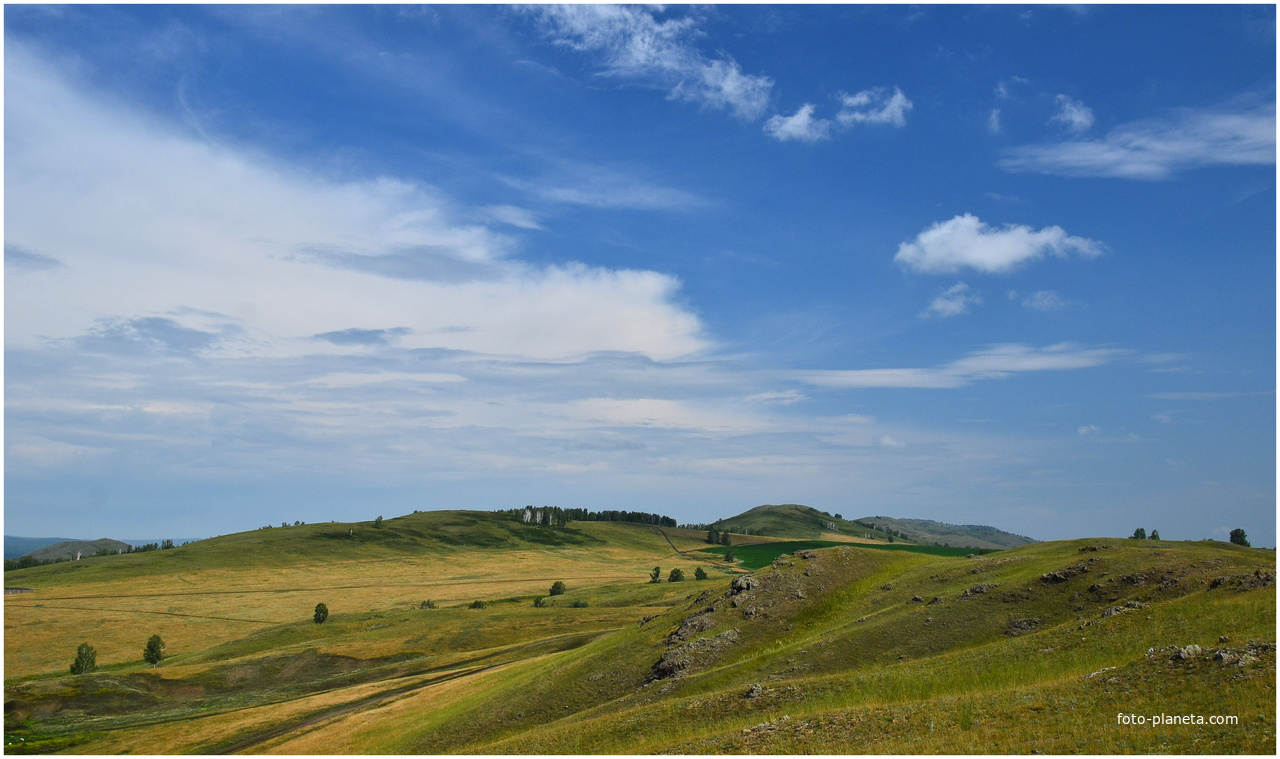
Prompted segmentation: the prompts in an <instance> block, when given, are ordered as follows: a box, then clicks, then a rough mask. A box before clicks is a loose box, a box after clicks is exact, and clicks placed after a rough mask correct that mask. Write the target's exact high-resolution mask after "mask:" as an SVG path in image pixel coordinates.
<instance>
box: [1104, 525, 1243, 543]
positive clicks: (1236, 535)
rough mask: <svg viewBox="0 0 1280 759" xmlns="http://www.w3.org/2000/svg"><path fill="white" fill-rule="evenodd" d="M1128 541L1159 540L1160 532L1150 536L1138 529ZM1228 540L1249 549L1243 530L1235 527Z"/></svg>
mask: <svg viewBox="0 0 1280 759" xmlns="http://www.w3.org/2000/svg"><path fill="white" fill-rule="evenodd" d="M1129 539H1130V540H1159V539H1160V531H1159V530H1152V531H1151V535H1147V531H1146V528H1143V527H1139V528H1138V529H1136V530H1134V531H1133V534H1132V535H1130V536H1129ZM1230 540H1231V542H1232V543H1235V544H1236V545H1238V546H1244V547H1246V548H1249V547H1250V546H1249V536H1248V535H1246V534H1245V531H1244V529H1242V528H1240V527H1237V528H1235V529H1234V530H1232V531H1231V537H1230Z"/></svg>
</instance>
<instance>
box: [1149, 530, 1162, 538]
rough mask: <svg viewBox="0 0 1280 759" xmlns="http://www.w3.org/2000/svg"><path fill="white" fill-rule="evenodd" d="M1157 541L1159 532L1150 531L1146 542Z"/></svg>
mask: <svg viewBox="0 0 1280 759" xmlns="http://www.w3.org/2000/svg"><path fill="white" fill-rule="evenodd" d="M1159 539H1160V531H1159V530H1152V531H1151V537H1149V538H1147V540H1159Z"/></svg>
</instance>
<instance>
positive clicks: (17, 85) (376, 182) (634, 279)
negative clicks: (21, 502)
mask: <svg viewBox="0 0 1280 759" xmlns="http://www.w3.org/2000/svg"><path fill="white" fill-rule="evenodd" d="M6 47H7V49H6V51H5V57H6V66H5V85H6V93H5V94H6V97H5V108H6V114H5V117H6V119H5V120H6V124H5V131H6V134H5V139H6V147H7V148H8V150H7V151H6V157H7V162H6V167H5V181H6V212H7V216H6V222H7V225H6V229H5V234H6V237H7V238H8V246H9V248H10V250H8V251H7V255H6V257H7V258H9V259H14V258H15V254H16V256H17V257H19V258H22V259H23V260H24V262H29V261H32V260H35V261H37V262H40V263H41V265H43V266H45V268H48V264H47V262H43V258H35V257H34V256H33V255H32V254H30V253H27V254H26V255H25V256H24V255H23V252H24V251H25V252H29V251H40V254H39V255H40V256H42V257H47V258H49V259H50V260H56V261H58V262H59V263H60V264H61V265H60V266H57V267H56V269H57V270H56V272H50V274H49V275H41V276H39V277H33V276H28V277H26V278H25V282H26V285H25V286H24V287H22V288H11V289H10V290H9V292H8V293H7V298H6V301H5V316H6V344H7V345H10V346H30V345H35V344H37V343H38V342H40V341H41V340H44V339H48V338H53V339H59V338H62V339H83V340H86V341H88V343H86V344H90V343H91V344H93V345H95V346H97V348H96V349H106V348H107V347H109V346H112V345H114V346H118V347H120V349H121V350H125V349H126V346H133V347H132V348H128V349H129V350H133V349H135V348H137V347H138V346H148V345H149V346H152V347H153V348H155V349H157V350H159V349H161V348H163V349H164V350H171V351H172V350H177V348H178V346H181V347H182V349H183V350H188V351H189V352H193V353H200V354H210V353H219V354H223V355H247V354H252V355H274V356H285V355H300V354H307V353H317V352H324V351H326V350H327V351H330V352H339V353H340V352H343V351H350V350H357V349H359V348H360V346H359V345H358V344H356V343H355V342H352V341H350V340H348V341H347V342H346V343H343V342H342V338H341V337H340V336H341V335H360V334H378V333H377V331H379V330H399V329H404V330H407V331H404V332H400V333H395V336H396V339H397V340H398V344H399V345H401V346H402V347H405V348H419V349H421V348H446V349H453V350H464V351H475V352H480V353H491V354H503V355H512V356H525V357H536V358H557V357H566V356H575V355H581V354H585V353H591V352H597V351H621V352H635V353H640V354H644V355H646V356H648V357H650V358H653V359H658V360H666V359H671V358H675V357H678V356H683V355H688V354H690V353H693V352H696V351H699V350H702V349H704V348H706V347H707V346H708V343H707V341H706V340H705V338H704V337H703V336H702V334H701V327H700V325H699V322H698V319H697V317H696V316H695V315H694V314H692V313H691V312H690V311H688V310H687V309H685V308H684V307H682V306H680V305H678V304H677V303H676V301H675V295H676V292H677V290H678V288H679V286H680V283H679V282H678V281H677V280H676V279H674V278H673V277H671V276H668V275H665V274H661V273H658V272H652V271H634V270H615V269H603V268H593V267H587V266H582V265H580V264H575V263H564V264H559V265H552V266H532V265H529V264H526V263H523V262H521V261H519V260H518V259H517V258H515V257H513V255H512V254H513V252H514V251H515V249H516V242H515V241H514V240H513V239H512V238H510V237H507V236H505V235H504V234H500V233H498V232H495V231H493V230H492V229H490V228H488V227H486V226H483V225H477V224H470V223H465V222H463V221H460V220H461V219H467V218H476V217H477V216H478V215H481V214H478V213H477V212H476V211H474V210H471V211H469V210H467V209H465V208H463V207H461V206H459V205H458V204H457V203H456V202H454V201H452V200H451V199H450V198H448V197H447V196H445V195H444V194H443V193H441V192H440V191H439V190H437V189H435V188H433V187H430V186H427V185H423V184H420V183H416V182H408V181H404V180H401V179H396V178H390V177H374V178H370V179H364V180H346V179H344V180H330V179H326V178H324V177H322V176H317V175H316V174H315V173H314V172H311V171H308V170H306V169H302V168H297V167H293V166H290V165H289V164H287V163H283V162H281V161H278V160H275V159H273V158H271V157H268V156H263V155H258V154H255V153H254V152H253V151H252V150H249V149H245V148H239V147H236V146H229V145H225V144H217V143H210V142H207V141H205V140H203V139H199V138H197V137H195V136H191V135H188V134H186V133H184V132H183V130H181V129H180V128H178V127H175V126H173V125H170V124H167V123H164V122H160V121H158V120H156V119H154V118H151V117H148V116H146V115H144V114H141V113H138V112H134V111H130V110H127V109H125V108H122V107H120V106H118V105H115V104H110V103H107V102H105V101H102V100H99V99H98V98H96V97H95V96H93V95H90V94H88V93H87V91H86V90H85V89H83V88H81V87H78V86H77V85H75V84H74V83H72V82H71V81H70V79H69V78H68V77H67V76H65V75H64V74H62V73H61V72H60V71H58V70H57V69H56V68H55V67H53V66H52V65H51V64H49V63H47V62H45V61H44V60H43V59H41V58H40V57H39V55H38V54H37V53H36V52H35V51H33V50H32V49H30V48H28V47H27V46H25V45H24V44H23V43H20V42H16V41H15V42H13V43H12V44H9V45H7V46H6ZM505 213H506V215H507V217H508V220H518V219H517V216H516V215H514V214H512V213H511V212H510V210H509V209H508V210H507V211H505ZM27 268H28V269H30V268H33V267H32V266H31V265H27ZM67 304H75V307H74V308H68V307H67ZM198 314H218V315H221V318H223V319H224V320H226V321H227V322H228V323H231V324H234V325H235V327H236V330H235V331H234V332H231V331H227V330H225V329H223V328H222V327H218V328H217V329H211V328H209V327H208V326H207V325H204V326H202V319H203V318H204V317H200V316H198ZM183 330H188V331H186V332H184V331H183ZM190 330H194V331H196V332H206V333H209V334H212V335H216V337H217V339H213V338H209V339H204V338H200V339H195V338H196V337H198V335H194V334H193V333H192V332H190ZM350 330H356V332H350ZM362 331H363V332H362ZM381 334H383V335H384V336H391V335H392V333H390V332H386V333H381ZM315 335H329V336H330V338H328V339H321V340H315V339H313V336H315ZM334 336H338V338H337V339H336V340H335V339H332V338H333V337H334ZM165 346H167V347H165Z"/></svg>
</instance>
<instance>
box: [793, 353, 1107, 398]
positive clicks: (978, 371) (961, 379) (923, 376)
mask: <svg viewBox="0 0 1280 759" xmlns="http://www.w3.org/2000/svg"><path fill="white" fill-rule="evenodd" d="M1123 353H1124V351H1120V350H1116V349H1112V348H1082V347H1080V346H1078V345H1075V344H1072V343H1058V344H1056V345H1049V346H1046V347H1044V348H1032V347H1029V346H1026V345H1018V344H1005V345H995V346H992V347H990V348H986V349H984V350H980V351H976V352H974V353H971V354H969V355H968V356H966V357H964V358H961V359H957V360H955V361H952V362H951V363H948V364H943V365H942V366H938V367H933V368H929V369H843V370H840V369H837V370H819V371H807V372H800V373H798V374H797V375H796V379H797V380H799V381H800V382H804V383H807V384H810V385H817V386H821V387H837V388H849V389H854V388H874V387H882V388H889V387H894V388H926V389H927V388H932V389H945V388H956V387H964V386H965V385H968V384H970V383H972V382H974V381H976V380H986V379H1003V378H1006V377H1009V376H1012V375H1013V374H1017V373H1020V372H1042V371H1068V370H1073V369H1087V368H1091V367H1095V366H1101V365H1103V364H1106V363H1109V362H1111V361H1113V360H1115V359H1116V358H1118V357H1119V356H1121V355H1123Z"/></svg>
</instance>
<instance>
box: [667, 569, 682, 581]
mask: <svg viewBox="0 0 1280 759" xmlns="http://www.w3.org/2000/svg"><path fill="white" fill-rule="evenodd" d="M683 581H684V570H683V569H680V568H679V567H676V568H675V569H673V570H671V574H669V575H667V582H683Z"/></svg>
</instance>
